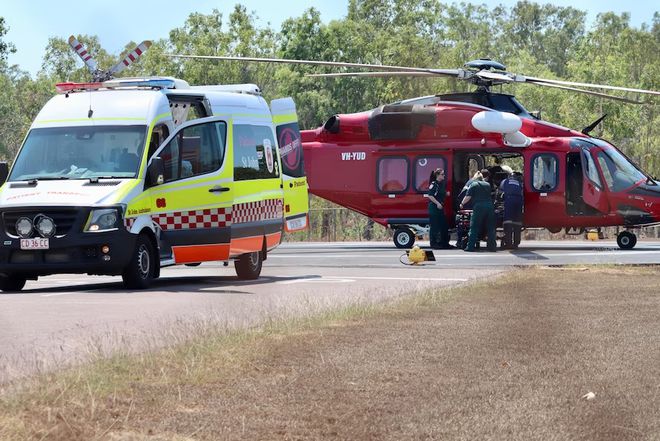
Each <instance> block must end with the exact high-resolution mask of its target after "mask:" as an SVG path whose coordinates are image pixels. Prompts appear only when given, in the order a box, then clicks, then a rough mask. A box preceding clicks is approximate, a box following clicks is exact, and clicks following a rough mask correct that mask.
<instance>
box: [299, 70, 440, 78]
mask: <svg viewBox="0 0 660 441" xmlns="http://www.w3.org/2000/svg"><path fill="white" fill-rule="evenodd" d="M437 75H438V74H436V73H432V72H395V71H392V72H338V73H325V74H305V76H306V77H315V78H334V77H377V78H378V77H427V78H428V77H436V76H437Z"/></svg>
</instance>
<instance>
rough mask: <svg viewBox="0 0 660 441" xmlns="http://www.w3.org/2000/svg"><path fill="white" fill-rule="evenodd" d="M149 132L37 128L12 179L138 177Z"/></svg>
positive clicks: (123, 128) (143, 129)
mask: <svg viewBox="0 0 660 441" xmlns="http://www.w3.org/2000/svg"><path fill="white" fill-rule="evenodd" d="M146 133H147V128H146V126H143V125H140V126H84V127H53V128H38V129H33V130H31V131H30V133H29V134H28V137H27V139H26V140H25V144H24V145H23V148H22V149H21V151H20V153H19V154H18V157H17V158H16V162H15V164H14V167H13V168H12V172H11V176H10V177H9V180H10V181H25V180H32V179H38V180H39V179H44V180H46V179H90V178H102V177H113V178H135V177H136V176H137V173H138V170H139V167H140V158H142V151H143V149H144V143H145V137H146Z"/></svg>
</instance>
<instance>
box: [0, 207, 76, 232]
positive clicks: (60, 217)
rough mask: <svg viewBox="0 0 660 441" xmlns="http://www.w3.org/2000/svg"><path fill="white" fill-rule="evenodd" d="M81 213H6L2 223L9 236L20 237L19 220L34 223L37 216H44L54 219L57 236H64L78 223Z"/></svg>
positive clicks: (53, 211)
mask: <svg viewBox="0 0 660 441" xmlns="http://www.w3.org/2000/svg"><path fill="white" fill-rule="evenodd" d="M79 212H80V211H79V210H75V209H74V210H71V209H60V210H58V209H55V210H53V209H50V210H38V211H37V210H30V211H5V212H4V213H2V222H3V224H4V226H5V232H6V233H7V234H8V235H9V236H13V237H18V234H17V233H16V222H17V221H18V219H20V218H22V217H27V218H28V219H30V220H31V221H33V222H34V218H35V216H37V215H38V214H43V215H45V216H48V217H49V218H51V219H53V222H55V236H64V235H65V234H68V233H69V231H71V227H72V226H73V224H74V223H75V222H76V218H77V217H78V213H79Z"/></svg>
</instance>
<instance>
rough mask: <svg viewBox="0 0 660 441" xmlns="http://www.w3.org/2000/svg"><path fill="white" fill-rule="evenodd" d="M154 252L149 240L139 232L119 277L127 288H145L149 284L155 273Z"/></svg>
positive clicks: (156, 262)
mask: <svg viewBox="0 0 660 441" xmlns="http://www.w3.org/2000/svg"><path fill="white" fill-rule="evenodd" d="M155 256H156V253H155V251H154V246H153V244H152V243H151V240H149V238H148V237H147V235H145V234H140V235H139V236H138V238H137V240H136V241H135V251H133V256H132V257H131V260H130V262H129V263H128V265H127V266H126V268H125V269H124V272H123V273H122V275H121V277H122V279H123V280H124V286H125V287H126V288H128V289H146V288H148V287H149V285H151V282H152V280H153V279H154V278H155V275H156V265H158V264H159V262H158V261H157V260H156V258H155Z"/></svg>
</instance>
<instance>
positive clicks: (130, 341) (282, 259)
mask: <svg viewBox="0 0 660 441" xmlns="http://www.w3.org/2000/svg"><path fill="white" fill-rule="evenodd" d="M423 244H424V243H422V245H423ZM403 254H404V252H403V251H402V250H399V249H396V248H394V246H393V245H392V244H390V243H364V242H363V243H291V244H284V245H282V246H281V247H279V248H278V249H277V250H275V252H273V253H272V254H270V255H269V258H268V260H267V261H266V262H265V263H264V269H263V272H262V277H261V278H260V279H259V280H257V281H252V282H242V281H239V280H237V279H236V277H235V273H234V270H233V266H232V265H230V266H229V267H223V266H222V265H221V264H203V265H201V266H200V267H197V268H190V267H185V266H177V267H172V268H166V269H164V270H163V271H162V277H161V279H159V280H158V281H156V282H155V283H154V286H153V288H152V289H149V290H146V291H128V292H127V291H125V290H124V289H123V287H122V284H121V279H120V278H118V277H99V276H85V275H57V276H49V277H43V278H40V279H39V280H38V281H28V283H27V285H26V288H25V289H24V291H23V292H21V293H18V294H0V324H1V326H0V382H2V381H6V380H8V379H11V378H15V377H18V376H21V375H26V374H30V373H34V372H40V371H44V370H48V369H52V368H56V367H59V366H63V365H66V364H69V363H76V362H79V361H84V360H89V359H90V358H94V357H96V356H104V355H107V354H111V353H114V352H117V351H122V352H123V351H139V350H144V349H149V348H154V347H158V346H161V345H163V344H165V343H168V342H172V341H178V340H180V339H184V338H186V337H187V336H191V335H195V333H196V332H198V330H199V329H200V326H206V325H211V326H217V327H220V328H223V329H225V328H226V329H231V328H236V327H245V326H251V325H255V324H258V323H261V322H263V321H265V320H270V319H273V318H274V319H278V318H283V317H291V316H301V315H307V314H311V313H314V312H318V311H322V310H325V309H328V308H337V307H341V306H346V305H350V304H355V303H364V302H377V301H382V300H384V299H388V298H393V297H396V296H401V295H405V294H406V293H409V292H411V291H414V290H416V289H423V288H440V287H444V286H450V285H455V284H459V283H464V282H467V281H469V280H472V279H475V278H488V277H492V276H493V275H495V274H498V273H500V272H502V271H506V270H507V268H511V267H513V266H517V265H530V264H541V265H563V264H588V263H625V264H660V242H644V241H640V242H639V244H638V246H637V248H635V249H634V250H631V251H621V250H619V249H618V247H616V244H615V243H613V242H530V243H524V244H523V246H522V247H521V249H520V250H518V251H515V252H510V251H505V252H498V253H488V252H478V253H465V252H463V251H460V250H447V251H435V253H434V254H435V257H436V261H435V262H425V263H423V264H420V265H416V266H406V265H403V264H402V263H401V262H400V258H401V257H402V255H403Z"/></svg>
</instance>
